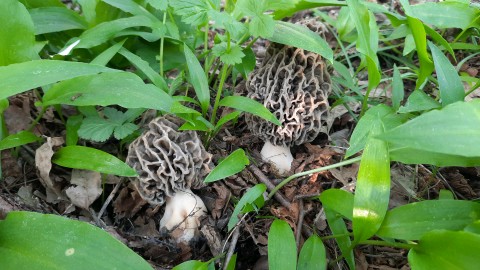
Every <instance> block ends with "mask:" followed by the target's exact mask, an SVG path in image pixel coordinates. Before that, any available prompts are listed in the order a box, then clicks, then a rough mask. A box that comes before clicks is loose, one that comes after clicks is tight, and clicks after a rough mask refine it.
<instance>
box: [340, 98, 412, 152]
mask: <svg viewBox="0 0 480 270" xmlns="http://www.w3.org/2000/svg"><path fill="white" fill-rule="evenodd" d="M379 121H383V125H384V128H385V130H389V129H392V128H394V127H396V126H399V125H400V124H402V122H403V121H404V116H400V115H396V114H395V112H394V110H393V109H392V108H391V107H388V106H386V105H383V104H379V105H377V106H375V107H372V108H370V109H369V110H368V111H367V112H366V113H365V115H364V116H363V117H362V118H361V119H360V121H359V122H358V124H357V126H356V127H355V129H354V130H353V133H352V136H351V137H350V147H349V148H348V149H347V153H346V154H345V158H348V157H351V156H352V155H354V154H356V153H358V152H359V151H361V150H362V149H363V148H364V147H365V144H366V142H367V138H368V136H369V134H370V132H371V130H372V127H373V126H374V125H376V124H377V123H378V122H379Z"/></svg>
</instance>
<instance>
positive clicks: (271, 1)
mask: <svg viewBox="0 0 480 270" xmlns="http://www.w3.org/2000/svg"><path fill="white" fill-rule="evenodd" d="M264 2H265V9H266V10H288V9H292V8H294V7H295V4H296V3H297V2H298V0H265V1H264Z"/></svg>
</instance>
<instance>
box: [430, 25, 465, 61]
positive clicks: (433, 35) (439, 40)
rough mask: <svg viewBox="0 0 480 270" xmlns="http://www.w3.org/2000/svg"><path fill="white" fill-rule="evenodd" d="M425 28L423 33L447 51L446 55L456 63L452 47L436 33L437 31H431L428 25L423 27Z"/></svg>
mask: <svg viewBox="0 0 480 270" xmlns="http://www.w3.org/2000/svg"><path fill="white" fill-rule="evenodd" d="M423 27H425V32H426V33H427V34H428V35H429V36H430V37H431V38H432V39H433V40H434V41H435V42H436V43H438V44H440V45H442V46H443V48H444V49H445V50H447V52H448V53H450V55H451V56H452V58H453V60H454V61H457V60H456V58H455V52H454V51H453V49H452V47H451V46H450V43H449V42H448V41H446V40H445V39H444V38H443V37H442V35H440V34H439V33H437V31H435V30H433V29H432V28H430V27H429V26H428V25H425V24H424V25H423Z"/></svg>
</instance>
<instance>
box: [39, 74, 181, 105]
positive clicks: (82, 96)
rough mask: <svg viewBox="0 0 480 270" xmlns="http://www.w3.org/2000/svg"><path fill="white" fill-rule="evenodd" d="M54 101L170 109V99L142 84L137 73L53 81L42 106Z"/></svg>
mask: <svg viewBox="0 0 480 270" xmlns="http://www.w3.org/2000/svg"><path fill="white" fill-rule="evenodd" d="M53 104H68V105H75V106H90V105H100V106H108V105H120V106H122V107H124V108H146V109H156V110H162V111H169V110H170V108H171V106H172V104H173V100H172V98H171V97H170V96H169V95H168V94H167V93H165V92H163V91H162V90H160V89H158V88H157V87H155V86H154V85H152V84H145V83H144V82H143V81H142V79H140V78H139V77H138V76H137V75H135V74H133V73H129V72H120V73H102V74H98V75H93V76H83V77H77V78H74V79H71V80H68V81H63V82H60V83H58V84H55V85H54V86H53V87H52V88H50V89H49V90H48V92H47V93H46V94H45V95H44V98H43V105H44V106H48V105H53Z"/></svg>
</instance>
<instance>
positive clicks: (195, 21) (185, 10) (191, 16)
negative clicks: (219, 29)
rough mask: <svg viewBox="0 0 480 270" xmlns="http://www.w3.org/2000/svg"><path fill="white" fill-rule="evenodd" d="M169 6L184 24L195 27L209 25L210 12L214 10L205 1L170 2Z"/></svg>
mask: <svg viewBox="0 0 480 270" xmlns="http://www.w3.org/2000/svg"><path fill="white" fill-rule="evenodd" d="M169 4H170V6H171V7H173V9H174V10H175V14H178V15H180V16H182V22H184V23H187V24H191V25H193V26H198V25H204V24H206V23H208V11H209V10H210V9H212V8H211V7H210V5H209V4H208V2H207V1H205V0H170V1H169Z"/></svg>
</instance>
